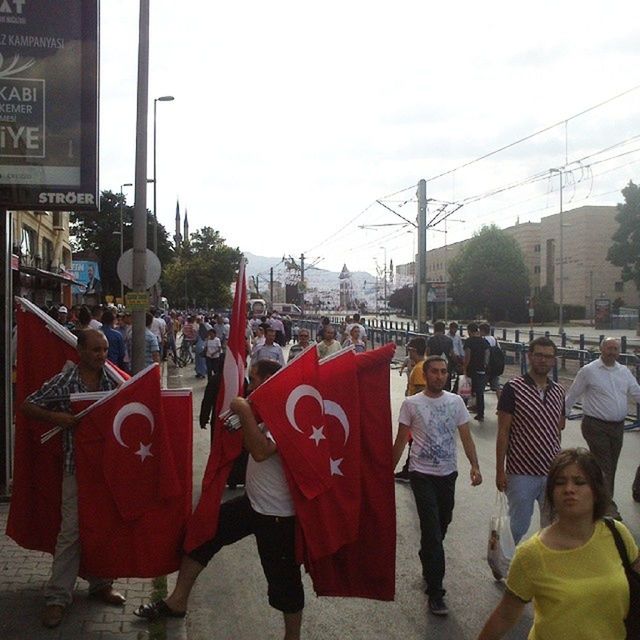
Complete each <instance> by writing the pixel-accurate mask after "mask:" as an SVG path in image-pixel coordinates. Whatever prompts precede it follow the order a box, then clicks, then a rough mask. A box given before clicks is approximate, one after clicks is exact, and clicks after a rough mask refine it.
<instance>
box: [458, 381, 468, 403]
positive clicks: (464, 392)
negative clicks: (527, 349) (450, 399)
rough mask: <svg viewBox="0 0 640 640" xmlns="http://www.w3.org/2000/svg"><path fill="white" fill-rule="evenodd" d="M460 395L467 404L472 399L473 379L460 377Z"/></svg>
mask: <svg viewBox="0 0 640 640" xmlns="http://www.w3.org/2000/svg"><path fill="white" fill-rule="evenodd" d="M458 395H459V396H460V397H461V398H462V399H463V400H464V401H465V402H466V401H467V400H468V399H469V398H470V397H471V378H469V376H460V381H459V383H458Z"/></svg>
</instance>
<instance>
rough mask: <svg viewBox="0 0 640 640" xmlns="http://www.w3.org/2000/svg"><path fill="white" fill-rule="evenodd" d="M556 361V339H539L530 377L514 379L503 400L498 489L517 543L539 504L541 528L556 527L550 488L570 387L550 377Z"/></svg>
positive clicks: (531, 353) (531, 346)
mask: <svg viewBox="0 0 640 640" xmlns="http://www.w3.org/2000/svg"><path fill="white" fill-rule="evenodd" d="M555 358H556V345H555V344H554V343H553V341H551V340H550V339H549V338H546V337H540V338H536V339H535V340H533V341H532V342H531V343H530V344H529V353H528V361H529V371H528V373H525V375H523V376H518V377H517V378H513V379H512V380H509V382H507V383H506V384H505V386H504V389H503V390H502V394H501V396H500V400H499V401H498V437H497V443H496V486H497V488H498V491H505V492H506V494H507V500H508V502H509V518H510V519H511V533H512V534H513V539H514V541H515V543H516V544H518V542H519V541H520V540H521V539H522V537H523V536H524V535H525V534H526V533H527V531H528V529H529V525H530V524H531V516H532V515H533V506H534V503H535V502H537V503H538V507H539V509H540V524H541V526H543V527H544V526H546V525H547V524H550V522H549V510H548V509H547V507H546V505H545V486H546V481H547V474H548V472H549V466H550V465H551V461H552V460H553V459H554V458H555V456H556V454H557V453H558V452H559V451H560V432H561V431H562V429H564V422H565V413H564V389H563V388H562V387H561V386H560V385H559V384H558V383H557V382H554V381H553V380H552V379H551V378H550V377H549V373H550V372H551V371H552V369H553V366H554V364H555ZM505 461H506V465H505Z"/></svg>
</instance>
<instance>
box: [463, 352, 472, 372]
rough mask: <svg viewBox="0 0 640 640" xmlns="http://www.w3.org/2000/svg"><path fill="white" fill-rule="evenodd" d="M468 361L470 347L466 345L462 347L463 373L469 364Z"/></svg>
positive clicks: (469, 360) (469, 359) (469, 358)
mask: <svg viewBox="0 0 640 640" xmlns="http://www.w3.org/2000/svg"><path fill="white" fill-rule="evenodd" d="M469 362H471V349H469V348H468V347H465V348H464V370H465V373H466V371H467V367H468V366H469Z"/></svg>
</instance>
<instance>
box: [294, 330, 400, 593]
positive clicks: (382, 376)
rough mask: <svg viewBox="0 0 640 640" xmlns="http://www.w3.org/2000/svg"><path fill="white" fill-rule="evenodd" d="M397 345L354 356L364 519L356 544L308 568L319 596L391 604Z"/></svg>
mask: <svg viewBox="0 0 640 640" xmlns="http://www.w3.org/2000/svg"><path fill="white" fill-rule="evenodd" d="M394 351H395V345H394V344H392V343H390V344H387V345H385V346H383V347H380V348H379V349H375V350H373V351H367V352H365V353H359V354H356V356H355V362H356V367H357V380H358V385H357V389H358V395H359V401H360V415H359V424H360V452H361V455H360V490H361V493H360V498H361V503H360V519H359V528H358V536H357V539H356V540H355V541H354V542H352V543H351V544H347V545H345V546H344V547H342V548H341V549H340V550H338V551H337V552H336V553H334V554H332V555H330V556H325V557H323V558H319V559H317V560H313V559H307V560H305V566H306V568H307V571H308V572H309V573H310V575H311V578H312V580H313V587H314V590H315V592H316V593H317V594H318V595H319V596H338V597H354V598H373V599H375V600H393V599H394V595H395V560H396V507H395V488H394V480H393V456H392V425H391V402H390V379H389V375H390V373H389V363H390V362H391V358H392V357H393V354H394Z"/></svg>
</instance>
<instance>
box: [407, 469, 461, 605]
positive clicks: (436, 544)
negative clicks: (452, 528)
mask: <svg viewBox="0 0 640 640" xmlns="http://www.w3.org/2000/svg"><path fill="white" fill-rule="evenodd" d="M457 477H458V472H457V471H456V472H454V473H452V474H450V475H448V476H431V475H426V474H424V473H418V472H417V471H412V472H411V473H410V478H411V489H412V490H413V497H414V498H415V501H416V508H417V510H418V518H419V520H420V534H421V535H420V553H419V556H420V562H421V563H422V576H423V577H424V579H425V582H426V583H427V594H428V595H429V597H430V598H441V597H442V596H443V595H444V594H445V591H444V589H443V588H442V580H443V579H444V571H445V562H444V546H443V542H444V537H445V535H446V534H447V527H448V526H449V523H450V522H451V518H452V516H453V507H454V504H455V493H456V478H457Z"/></svg>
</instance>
